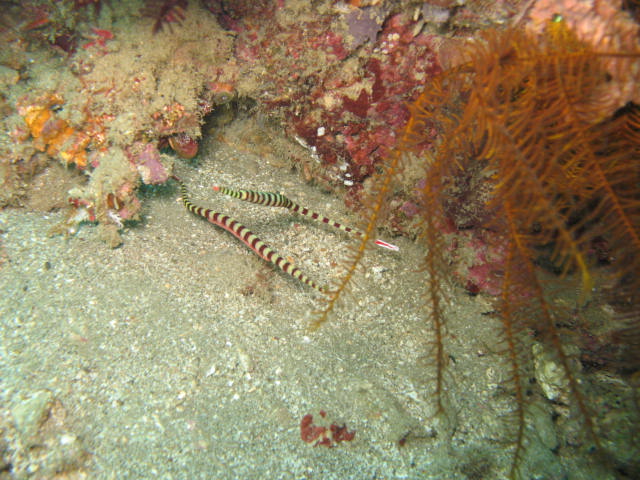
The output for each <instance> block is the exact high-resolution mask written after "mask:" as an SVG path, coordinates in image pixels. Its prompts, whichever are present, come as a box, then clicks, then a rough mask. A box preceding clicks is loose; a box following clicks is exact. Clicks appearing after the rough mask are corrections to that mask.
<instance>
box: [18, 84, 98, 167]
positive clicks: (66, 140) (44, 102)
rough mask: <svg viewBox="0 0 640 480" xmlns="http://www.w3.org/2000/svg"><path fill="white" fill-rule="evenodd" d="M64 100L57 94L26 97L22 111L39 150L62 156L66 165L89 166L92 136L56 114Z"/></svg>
mask: <svg viewBox="0 0 640 480" xmlns="http://www.w3.org/2000/svg"><path fill="white" fill-rule="evenodd" d="M63 103H64V100H63V98H62V97H61V96H60V95H57V94H47V95H42V96H40V97H38V98H36V99H35V100H31V99H29V98H24V99H22V100H21V101H20V102H19V104H18V113H19V114H20V115H22V116H23V117H24V121H25V123H26V124H27V126H28V127H29V132H30V133H31V136H32V137H33V146H34V147H35V148H36V149H37V150H40V151H41V152H44V151H46V152H47V154H48V155H51V156H52V157H59V158H60V159H62V160H64V162H65V163H66V164H69V163H74V164H75V165H76V166H77V167H78V168H85V167H86V166H87V152H86V147H87V146H88V145H89V142H90V141H91V138H90V136H89V135H87V134H85V133H83V132H78V131H76V130H75V129H74V128H73V127H72V126H71V125H69V122H67V121H66V120H64V119H63V118H60V117H59V116H57V115H56V114H55V112H54V108H55V107H57V106H59V105H62V104H63Z"/></svg>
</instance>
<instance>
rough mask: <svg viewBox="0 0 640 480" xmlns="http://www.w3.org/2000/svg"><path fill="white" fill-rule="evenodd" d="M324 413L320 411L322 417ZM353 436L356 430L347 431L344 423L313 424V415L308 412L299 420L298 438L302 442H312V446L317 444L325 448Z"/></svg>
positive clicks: (348, 440)
mask: <svg viewBox="0 0 640 480" xmlns="http://www.w3.org/2000/svg"><path fill="white" fill-rule="evenodd" d="M326 415H327V414H326V412H325V411H324V410H321V411H320V416H321V417H322V418H325V417H326ZM355 436H356V432H355V431H354V430H351V431H349V430H348V429H347V426H346V425H336V424H335V423H332V424H331V425H329V426H328V427H323V426H317V425H314V423H313V415H311V414H309V413H308V414H306V415H305V416H304V417H302V420H300V438H301V439H302V441H303V442H306V443H313V446H314V447H317V446H319V445H320V446H323V447H327V448H331V447H335V446H336V445H337V444H338V443H341V442H350V441H351V440H353V439H354V438H355ZM314 442H315V443H314Z"/></svg>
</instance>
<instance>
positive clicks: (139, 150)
mask: <svg viewBox="0 0 640 480" xmlns="http://www.w3.org/2000/svg"><path fill="white" fill-rule="evenodd" d="M127 153H128V156H129V158H130V159H131V162H132V163H133V165H135V167H136V169H137V170H138V172H139V173H140V178H141V179H142V182H143V183H146V184H147V185H156V184H159V183H164V182H166V181H167V179H168V178H169V175H170V172H169V171H167V168H166V167H165V165H164V164H163V163H162V161H161V160H160V152H159V151H158V149H157V147H156V146H155V145H154V144H152V143H147V144H146V145H144V146H142V144H140V143H137V144H134V145H133V146H132V147H131V149H130V150H129V151H128V152H127Z"/></svg>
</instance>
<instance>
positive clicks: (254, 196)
mask: <svg viewBox="0 0 640 480" xmlns="http://www.w3.org/2000/svg"><path fill="white" fill-rule="evenodd" d="M213 189H214V190H215V191H218V192H220V193H223V194H225V195H229V196H230V197H234V198H237V199H239V200H243V201H245V202H251V203H256V204H258V205H264V206H265V207H283V208H288V209H289V210H291V211H292V212H295V213H299V214H300V215H304V216H305V217H309V218H312V219H313V220H317V221H319V222H322V223H326V224H327V225H330V226H332V227H334V228H337V229H340V230H342V231H343V232H347V233H353V234H354V235H359V236H361V235H362V232H361V231H360V230H356V229H355V228H351V227H348V226H346V225H343V224H341V223H339V222H336V221H334V220H331V219H330V218H327V217H325V216H324V215H321V214H319V213H317V212H313V211H311V210H309V209H308V208H306V207H302V206H300V205H298V204H297V203H295V202H293V201H291V200H290V199H289V198H287V197H285V196H284V195H282V194H280V193H273V192H256V191H254V190H231V189H230V188H226V187H219V186H215V187H213Z"/></svg>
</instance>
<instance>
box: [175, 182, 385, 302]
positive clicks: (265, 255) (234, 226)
mask: <svg viewBox="0 0 640 480" xmlns="http://www.w3.org/2000/svg"><path fill="white" fill-rule="evenodd" d="M172 178H173V179H174V180H175V181H176V182H178V184H179V185H180V196H181V198H182V203H183V204H184V206H185V207H186V208H187V210H188V211H189V212H191V213H193V214H194V215H197V216H199V217H202V218H204V219H206V220H208V221H209V222H211V223H213V224H214V225H217V226H218V227H220V228H223V229H224V230H226V231H227V232H229V233H231V234H232V235H233V236H234V237H236V238H237V239H238V240H240V241H241V242H242V243H244V244H245V245H246V246H247V247H248V248H249V249H251V250H252V251H253V252H254V253H255V254H256V255H258V256H259V257H260V258H262V259H263V260H265V261H267V262H270V263H272V264H274V265H275V266H276V267H278V268H279V269H280V270H282V271H283V272H285V273H286V274H288V275H291V276H292V277H294V278H296V279H297V280H299V281H300V282H302V283H304V284H306V285H308V286H310V287H311V288H313V289H314V290H317V291H318V292H320V293H323V294H326V293H328V289H327V288H326V287H324V286H321V285H319V284H318V283H317V282H315V281H313V280H312V279H311V278H309V277H308V276H307V275H305V274H304V273H303V272H302V271H301V270H300V269H299V268H298V267H296V266H295V265H293V264H292V263H291V262H289V261H288V260H286V259H285V258H284V257H282V256H281V255H279V254H278V252H276V251H275V250H274V249H272V248H271V247H270V246H269V245H267V244H266V243H265V242H263V241H262V240H260V238H259V237H258V236H257V235H256V234H254V233H253V232H252V231H251V230H249V229H248V228H247V227H245V226H244V225H243V224H241V223H240V222H238V221H237V220H235V219H234V218H232V217H230V216H228V215H225V214H224V213H221V212H216V211H214V210H211V209H208V208H204V207H200V206H198V205H196V204H194V203H193V202H192V201H191V200H190V198H189V195H188V192H187V187H186V185H185V184H184V182H183V181H182V180H180V178H178V177H177V176H175V175H173V176H172ZM214 190H215V191H218V192H220V193H223V194H225V195H229V196H231V197H234V198H237V199H239V200H244V201H247V202H251V203H255V204H258V205H264V206H269V207H284V208H288V209H289V210H291V211H293V212H297V213H300V214H301V215H305V216H307V217H309V218H312V219H314V220H318V221H320V222H322V223H326V224H328V225H331V226H332V227H335V228H338V229H340V230H342V231H344V232H347V233H353V234H356V235H362V234H361V233H360V232H359V230H356V229H353V228H350V227H347V226H345V225H342V224H340V223H338V222H335V221H333V220H331V219H329V218H327V217H325V216H324V215H320V214H318V213H315V212H312V211H310V210H309V209H307V208H304V207H301V206H300V205H298V204H297V203H295V202H293V201H291V200H290V199H289V198H287V197H285V196H284V195H281V194H279V193H271V192H255V191H252V190H231V189H228V188H225V187H217V186H216V187H214ZM376 244H377V245H380V246H381V247H384V248H388V249H390V250H398V247H396V246H395V245H391V244H390V243H387V242H384V241H382V240H376Z"/></svg>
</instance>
